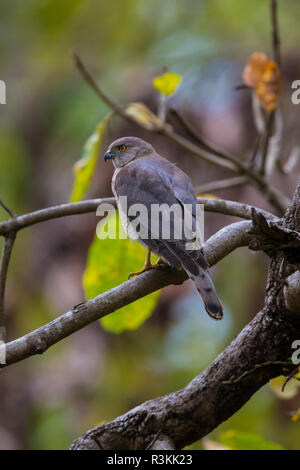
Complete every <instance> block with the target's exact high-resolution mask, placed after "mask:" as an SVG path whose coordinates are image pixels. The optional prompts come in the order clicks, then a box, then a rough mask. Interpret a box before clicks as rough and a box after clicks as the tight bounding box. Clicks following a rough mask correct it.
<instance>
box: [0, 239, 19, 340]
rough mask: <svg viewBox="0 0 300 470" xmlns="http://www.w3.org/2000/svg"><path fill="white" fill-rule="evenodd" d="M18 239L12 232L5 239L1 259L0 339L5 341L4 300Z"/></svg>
mask: <svg viewBox="0 0 300 470" xmlns="http://www.w3.org/2000/svg"><path fill="white" fill-rule="evenodd" d="M15 239H16V233H15V232H11V233H10V234H9V235H7V236H6V237H5V239H4V245H3V248H2V253H1V259H0V341H5V325H4V300H5V286H6V278H7V271H8V265H9V261H10V257H11V253H12V249H13V246H14V242H15Z"/></svg>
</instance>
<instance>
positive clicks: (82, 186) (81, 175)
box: [70, 115, 110, 202]
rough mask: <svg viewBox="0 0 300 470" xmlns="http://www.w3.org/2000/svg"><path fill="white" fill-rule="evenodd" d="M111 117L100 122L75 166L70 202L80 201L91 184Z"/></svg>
mask: <svg viewBox="0 0 300 470" xmlns="http://www.w3.org/2000/svg"><path fill="white" fill-rule="evenodd" d="M109 118H110V115H109V116H107V117H106V118H105V119H103V121H102V122H101V123H100V124H98V126H97V127H96V129H95V131H94V132H93V134H92V135H91V136H90V137H89V138H88V139H87V141H86V143H85V145H84V148H83V155H82V157H81V159H80V160H78V161H77V162H76V163H75V165H74V166H73V173H74V183H73V188H72V193H71V197H70V202H76V201H80V200H81V199H82V198H83V196H84V194H85V193H86V191H87V189H88V187H89V185H90V182H91V179H92V177H93V175H94V172H95V169H96V165H97V161H98V156H99V150H100V145H101V140H102V136H103V132H104V129H105V127H106V125H107V122H108V119H109Z"/></svg>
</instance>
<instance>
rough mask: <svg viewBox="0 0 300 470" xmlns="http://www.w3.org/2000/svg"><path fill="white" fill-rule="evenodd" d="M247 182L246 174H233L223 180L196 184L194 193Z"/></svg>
mask: <svg viewBox="0 0 300 470" xmlns="http://www.w3.org/2000/svg"><path fill="white" fill-rule="evenodd" d="M247 182H248V178H247V177H246V176H235V177H233V178H226V179H224V180H217V181H211V182H210V183H204V184H200V185H199V186H196V188H195V191H196V193H202V194H203V193H204V194H205V193H210V192H211V191H220V190H221V189H232V188H236V187H238V186H242V185H244V184H246V183H247Z"/></svg>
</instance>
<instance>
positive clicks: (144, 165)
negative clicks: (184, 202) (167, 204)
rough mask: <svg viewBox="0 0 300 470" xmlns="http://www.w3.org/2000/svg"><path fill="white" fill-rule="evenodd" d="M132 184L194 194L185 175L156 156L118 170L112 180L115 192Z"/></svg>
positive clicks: (138, 160)
mask: <svg viewBox="0 0 300 470" xmlns="http://www.w3.org/2000/svg"><path fill="white" fill-rule="evenodd" d="M132 184H135V185H137V186H138V187H144V186H145V185H146V186H147V187H148V188H149V189H151V187H153V185H155V186H156V187H157V185H162V186H164V187H165V188H167V189H168V190H170V191H172V190H173V189H177V190H185V191H187V192H189V193H194V187H193V185H192V182H191V180H190V178H189V177H188V176H187V175H186V173H184V172H183V171H182V170H181V169H180V168H178V167H177V165H175V164H174V163H172V162H170V161H169V160H167V159H166V158H164V157H161V156H160V155H158V154H155V155H153V156H145V157H142V158H139V159H137V160H134V161H133V162H131V163H129V164H128V165H126V166H124V167H122V168H121V169H119V170H118V172H117V173H116V175H115V178H114V186H115V189H116V191H117V192H119V191H118V190H122V188H123V189H124V187H125V186H128V185H132Z"/></svg>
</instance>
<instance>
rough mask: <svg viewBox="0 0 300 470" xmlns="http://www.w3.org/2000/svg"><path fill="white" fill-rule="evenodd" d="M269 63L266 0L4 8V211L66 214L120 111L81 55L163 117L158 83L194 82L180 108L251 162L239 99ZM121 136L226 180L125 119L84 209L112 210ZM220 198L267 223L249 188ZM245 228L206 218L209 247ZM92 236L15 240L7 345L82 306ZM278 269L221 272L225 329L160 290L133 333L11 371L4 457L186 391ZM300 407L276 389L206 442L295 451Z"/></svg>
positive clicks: (60, 227) (239, 254)
mask: <svg viewBox="0 0 300 470" xmlns="http://www.w3.org/2000/svg"><path fill="white" fill-rule="evenodd" d="M279 20H280V29H281V37H282V56H283V72H284V78H285V93H284V96H283V114H284V122H285V134H284V137H285V140H284V142H285V143H284V149H283V155H284V158H286V157H287V156H288V154H289V152H290V150H291V148H292V146H294V145H297V144H298V145H299V143H300V142H299V140H300V137H299V131H298V122H299V108H297V107H296V106H292V105H291V103H290V84H291V81H293V80H296V79H299V77H300V63H299V50H298V49H299V39H300V38H299V21H300V6H299V2H298V1H297V0H294V1H293V0H286V1H283V0H281V1H279ZM257 50H259V51H263V52H265V53H267V54H269V55H270V53H271V45H270V21H269V2H268V0H251V1H250V0H245V1H243V2H241V1H240V0H226V2H224V1H221V0H210V1H208V0H185V1H183V0H165V1H164V2H161V1H158V0H151V1H150V0H113V1H110V2H108V1H107V0H27V1H26V2H21V1H18V0H2V1H1V16H0V79H2V80H5V82H6V86H7V104H6V105H0V198H1V199H3V200H4V201H5V202H6V204H7V205H9V206H10V207H11V208H12V209H13V210H14V211H15V212H17V213H19V214H21V213H23V212H28V211H32V210H35V209H38V208H42V207H47V206H49V205H53V204H60V203H64V202H67V201H68V199H69V195H70V192H71V187H72V179H73V177H72V166H73V164H74V163H75V162H76V161H77V160H78V159H79V158H80V156H81V152H82V148H83V145H84V142H85V141H86V139H87V137H88V136H89V135H90V134H91V133H92V132H93V130H94V128H95V126H96V124H97V123H98V122H100V121H101V120H102V119H103V118H104V116H105V115H106V114H107V113H108V111H109V110H108V108H107V106H106V105H105V104H104V103H102V102H101V101H100V100H99V99H98V98H97V96H95V94H94V93H93V91H91V90H90V89H89V88H88V86H87V85H86V83H85V82H84V81H83V80H82V78H81V77H80V76H79V74H78V71H77V70H76V68H75V67H74V63H73V60H72V52H74V51H77V52H78V53H79V54H80V55H81V57H82V58H83V59H84V61H85V62H86V63H87V64H88V66H89V68H90V69H91V70H92V71H93V73H94V74H95V76H96V77H97V79H98V80H99V81H100V82H101V84H102V85H103V87H104V88H105V89H106V91H108V92H109V93H110V94H111V95H112V96H114V97H115V98H116V99H118V100H119V101H120V102H121V103H127V102H132V101H143V102H144V103H146V104H147V105H148V106H149V107H150V108H151V109H152V110H153V111H154V112H155V111H156V109H157V104H158V96H157V93H156V92H155V90H153V88H152V85H151V83H152V79H153V77H154V76H155V75H158V74H160V73H161V71H162V69H163V67H164V66H167V67H168V70H169V71H172V72H177V73H180V74H182V76H183V83H182V85H181V86H180V88H179V90H178V91H177V93H176V94H175V95H174V97H172V98H171V104H172V106H176V107H177V109H180V110H181V111H182V112H183V113H184V114H185V115H186V116H188V117H189V119H190V120H191V122H193V124H194V126H195V127H197V128H198V129H199V130H201V131H202V132H203V133H204V134H205V135H206V136H207V137H208V138H209V139H210V140H212V141H214V142H215V143H216V144H218V145H219V146H222V147H223V148H224V149H227V150H231V151H232V152H237V153H239V154H246V153H247V152H250V151H251V148H252V147H253V145H254V141H255V127H254V124H253V118H252V111H251V100H250V94H249V92H248V91H236V90H235V89H234V88H235V86H236V85H239V84H240V83H241V74H242V70H243V67H244V65H245V63H246V61H247V58H248V57H249V55H250V54H251V53H253V52H254V51H257ZM122 135H138V136H140V137H143V138H145V139H146V140H147V139H148V140H150V141H151V142H152V143H153V144H154V145H155V147H156V148H157V150H158V151H159V152H160V153H162V154H163V155H165V156H166V157H168V158H170V159H171V160H173V161H175V162H176V163H177V164H178V165H179V166H180V167H181V168H182V169H183V170H185V171H186V172H187V173H188V174H189V175H190V176H191V177H192V179H193V182H194V183H195V185H199V184H201V183H206V182H208V181H211V180H213V179H218V178H224V177H225V176H226V174H225V172H224V171H222V170H219V169H216V168H214V167H211V166H208V165H207V164H205V163H203V162H202V161H199V160H198V159H196V158H195V157H193V156H191V155H187V154H186V155H184V154H183V153H182V151H181V150H179V149H178V148H176V147H174V145H171V144H170V143H169V142H168V141H166V140H165V139H164V138H162V137H158V136H155V137H154V136H153V135H151V134H147V133H145V132H141V131H140V130H139V129H137V128H135V127H133V126H130V125H128V124H125V123H124V122H121V121H120V120H119V119H116V118H115V119H114V120H113V121H112V122H111V123H110V124H109V126H108V129H107V131H106V133H105V137H104V143H103V147H102V149H101V155H100V159H99V164H98V167H97V172H96V175H95V177H94V180H93V183H92V185H91V187H90V189H89V193H88V195H87V196H88V197H100V196H110V195H111V190H110V179H111V175H112V167H111V166H110V165H109V164H108V165H106V166H105V167H104V163H103V158H102V156H103V152H104V150H105V147H106V145H107V144H109V142H110V141H112V140H113V139H115V138H117V137H120V136H122ZM298 176H299V168H298V171H294V172H293V174H292V175H290V176H288V177H284V178H283V177H282V176H280V175H279V174H275V175H274V177H273V179H274V183H275V184H277V185H278V186H279V187H280V188H281V189H282V191H284V192H286V194H288V195H291V194H292V191H293V189H294V188H295V185H296V181H297V178H298ZM217 194H218V195H219V196H222V197H226V198H228V199H236V200H239V201H246V202H251V203H253V204H255V205H258V206H260V207H264V208H268V209H270V208H269V207H268V205H267V203H266V202H265V201H264V200H263V199H262V198H261V196H260V195H258V194H257V193H256V191H255V190H253V189H251V188H238V189H232V190H226V191H225V190H224V191H220V192H218V193H217ZM5 218H6V214H5V213H4V212H3V210H2V209H1V211H0V220H4V219H5ZM234 220H235V219H233V218H231V217H225V216H219V215H216V214H214V215H213V216H212V215H207V217H206V220H205V221H206V226H205V230H206V236H207V237H208V236H209V235H211V234H212V233H214V232H215V231H216V230H217V229H218V228H220V227H222V226H224V225H225V224H227V223H230V222H232V221H234ZM96 223H97V218H96V216H95V215H93V214H92V215H91V214H90V215H81V216H74V217H68V218H65V219H60V220H53V221H49V222H45V223H43V224H40V225H38V226H35V227H32V228H28V229H25V230H23V231H22V232H20V233H19V235H18V237H17V241H16V245H15V249H14V252H13V256H12V260H11V265H10V270H9V279H8V286H7V298H6V310H7V329H8V340H10V339H13V338H15V337H17V336H20V335H23V334H25V333H27V332H29V331H31V330H32V329H34V328H37V327H39V326H41V325H42V324H44V323H46V322H49V321H50V320H52V319H53V318H55V317H56V316H58V315H59V314H61V313H63V312H65V311H66V310H67V309H69V308H71V307H72V306H73V305H75V304H76V303H79V302H81V301H82V300H83V299H84V292H83V289H82V282H81V279H82V274H83V272H84V269H85V266H86V259H87V252H88V247H89V245H90V243H91V241H92V239H93V236H94V233H95V228H96ZM0 243H2V240H1V242H0ZM115 243H118V242H117V241H116V242H115ZM99 262H101V260H99ZM267 266H268V260H267V258H266V257H265V256H264V255H262V254H252V253H249V252H248V251H247V250H246V249H240V250H238V251H236V252H235V253H233V254H232V255H230V256H229V257H228V258H226V259H225V260H223V261H222V262H221V263H220V264H219V265H218V266H217V267H216V268H214V269H213V270H212V272H213V277H214V280H215V283H216V286H217V290H218V292H219V295H220V298H221V299H222V301H223V303H224V305H225V319H224V321H223V322H220V323H215V322H213V321H212V320H210V318H208V317H207V316H206V315H205V313H204V310H203V307H202V305H201V301H200V299H199V297H198V295H197V293H196V292H195V291H194V290H193V288H192V286H191V285H190V284H189V283H188V282H187V283H185V284H184V285H183V286H181V287H178V286H176V287H173V286H170V287H168V288H166V289H164V290H163V292H162V294H161V296H160V299H159V301H158V304H157V306H156V307H155V310H154V313H153V315H152V317H151V318H150V319H149V320H147V321H146V323H144V324H143V325H142V326H141V327H140V328H139V329H137V330H135V331H130V332H126V333H122V334H120V335H115V334H112V333H108V332H106V331H105V330H103V328H102V327H101V326H100V324H99V323H95V324H92V325H90V326H89V327H87V328H85V329H84V330H82V331H79V332H78V333H76V334H74V335H73V336H72V337H70V338H68V339H66V340H64V341H62V342H60V343H59V344H57V345H56V346H54V347H52V348H51V349H50V350H49V351H47V352H46V353H45V354H44V355H43V356H41V357H34V358H30V359H28V360H26V361H24V362H22V363H19V364H16V365H13V366H11V367H9V368H7V369H5V370H4V371H2V372H1V374H0V396H1V400H0V448H1V449H24V448H25V449H63V448H66V447H68V445H69V444H70V442H71V441H72V439H74V438H76V437H77V436H78V435H80V434H81V433H83V432H84V431H85V430H87V429H88V428H90V427H93V426H96V425H97V424H99V423H101V422H103V421H107V420H110V419H112V418H114V417H116V416H118V415H119V414H122V413H124V412H126V411H127V410H128V409H129V408H131V407H133V406H135V405H137V404H139V403H141V402H142V401H145V400H147V399H150V398H154V397H156V396H159V395H162V394H165V393H169V392H171V391H174V390H177V389H179V388H181V387H183V386H184V385H186V384H187V382H188V381H189V380H191V379H192V378H193V377H194V376H195V375H196V374H198V373H200V372H201V371H202V370H203V369H204V368H205V367H206V366H207V365H208V364H209V363H210V362H211V361H212V360H213V359H214V358H215V357H216V355H217V354H218V353H220V352H221V351H222V350H223V349H224V347H226V346H227V345H228V344H229V342H230V341H231V340H232V339H233V337H234V336H235V335H236V334H237V333H238V332H239V331H240V329H241V328H242V327H243V326H244V325H245V324H246V323H247V322H248V321H249V320H250V319H251V318H252V316H253V315H254V313H255V312H256V311H258V310H259V309H260V307H261V306H262V305H263V301H264V285H265V279H266V270H267ZM135 268H139V266H132V270H135ZM115 269H116V271H117V269H118V267H117V259H116V266H115ZM124 280H125V279H124ZM299 406H300V394H299V392H297V390H296V391H295V393H290V394H287V396H286V397H285V398H283V397H281V396H278V393H277V391H276V389H274V387H273V388H271V387H270V386H269V385H267V386H265V387H264V388H263V389H262V390H260V391H259V392H258V393H257V394H256V395H255V396H254V397H253V398H252V399H251V400H250V402H249V403H248V404H247V405H246V406H245V407H244V408H243V409H242V410H240V411H239V412H238V413H236V415H234V416H233V417H232V418H231V419H229V420H228V421H227V422H226V423H224V424H222V425H221V426H220V427H219V428H217V429H216V430H215V431H214V432H213V433H212V434H211V435H210V436H209V438H210V439H213V440H215V441H219V440H220V439H221V434H222V433H224V432H225V431H228V430H235V431H238V432H245V431H246V432H250V433H255V434H259V435H261V436H262V437H263V438H264V439H266V440H268V441H274V442H276V443H278V444H281V445H282V446H283V447H285V448H287V449H299V439H300V427H299V421H298V422H292V420H291V414H292V412H293V411H294V410H295V409H297V408H299Z"/></svg>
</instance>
